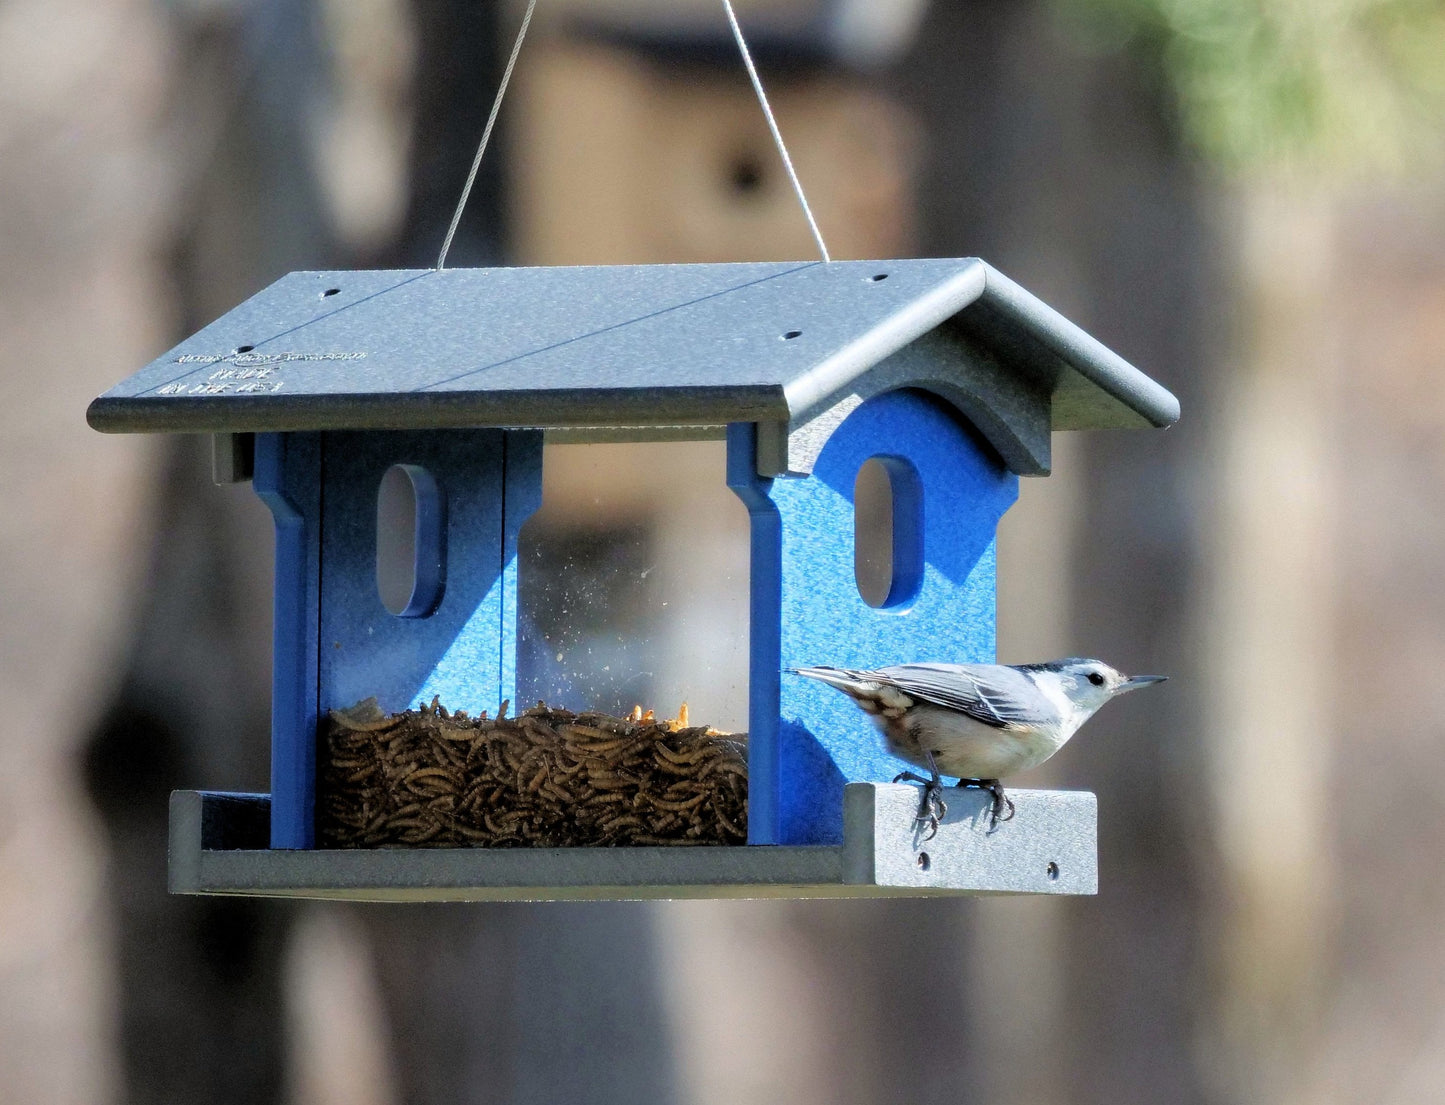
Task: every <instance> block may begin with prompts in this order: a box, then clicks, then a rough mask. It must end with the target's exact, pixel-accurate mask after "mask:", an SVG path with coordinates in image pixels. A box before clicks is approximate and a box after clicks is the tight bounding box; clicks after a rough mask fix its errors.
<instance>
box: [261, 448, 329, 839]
mask: <svg viewBox="0 0 1445 1105" xmlns="http://www.w3.org/2000/svg"><path fill="white" fill-rule="evenodd" d="M255 465H256V467H255V474H254V477H253V479H252V483H251V486H252V487H253V488H254V490H255V492H256V494H257V495H259V496H260V497H261V501H262V502H264V503H265V504H266V506H267V507H269V508H270V511H271V516H272V518H273V519H274V520H275V523H276V582H275V594H274V605H273V624H272V641H273V644H272V653H273V656H272V676H271V680H272V682H271V847H272V848H310V847H313V846H314V845H315V842H316V823H315V822H316V817H315V810H316V723H317V718H318V711H317V702H316V692H317V688H316V665H317V659H316V652H317V634H318V632H319V630H318V626H319V624H320V611H321V435H320V434H316V433H268V434H257V435H256V459H255Z"/></svg>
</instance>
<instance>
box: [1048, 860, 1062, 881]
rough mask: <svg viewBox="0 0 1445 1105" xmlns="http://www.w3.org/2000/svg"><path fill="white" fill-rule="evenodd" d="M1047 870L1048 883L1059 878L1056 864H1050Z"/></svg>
mask: <svg viewBox="0 0 1445 1105" xmlns="http://www.w3.org/2000/svg"><path fill="white" fill-rule="evenodd" d="M1047 870H1048V873H1049V879H1050V881H1052V880H1054V879H1056V878H1058V877H1059V865H1058V864H1057V863H1050V864H1049V866H1048V868H1047Z"/></svg>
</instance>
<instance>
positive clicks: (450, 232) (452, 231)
mask: <svg viewBox="0 0 1445 1105" xmlns="http://www.w3.org/2000/svg"><path fill="white" fill-rule="evenodd" d="M536 10H537V0H528V2H527V12H526V14H525V15H523V16H522V27H521V30H519V31H518V32H517V41H516V42H514V43H513V44H512V56H511V57H509V58H508V59H507V68H506V69H504V70H503V71H502V83H501V86H500V87H499V88H498V89H497V98H496V99H495V100H493V101H492V113H491V114H490V115H488V116H487V126H486V129H485V130H483V131H482V141H481V143H480V144H479V145H478V146H477V156H476V157H474V158H473V159H472V171H471V172H470V173H468V174H467V183H466V184H465V185H464V186H463V187H462V198H461V199H459V200H458V201H457V209H456V211H455V213H453V215H452V223H451V225H450V226H449V227H447V236H446V239H445V241H443V242H442V251H441V254H440V256H438V257H437V271H438V272H440V271H441V270H442V269H444V268H445V267H446V263H447V253H448V251H450V250H451V248H452V239H453V238H455V237H456V235H457V224H458V223H460V222H461V221H462V212H463V211H465V210H466V207H467V199H468V197H469V196H471V194H472V185H473V184H475V183H476V182H477V170H478V169H480V168H481V167H482V155H483V154H485V153H486V152H487V143H488V142H490V141H491V140H492V128H493V127H495V126H496V125H497V114H498V112H500V111H501V110H502V98H503V97H504V96H506V94H507V85H508V84H509V83H511V80H512V70H513V69H515V68H516V67H517V55H518V54H520V53H521V52H522V40H523V39H524V38H526V37H527V28H528V26H530V25H531V22H532V13H533V12H534V11H536Z"/></svg>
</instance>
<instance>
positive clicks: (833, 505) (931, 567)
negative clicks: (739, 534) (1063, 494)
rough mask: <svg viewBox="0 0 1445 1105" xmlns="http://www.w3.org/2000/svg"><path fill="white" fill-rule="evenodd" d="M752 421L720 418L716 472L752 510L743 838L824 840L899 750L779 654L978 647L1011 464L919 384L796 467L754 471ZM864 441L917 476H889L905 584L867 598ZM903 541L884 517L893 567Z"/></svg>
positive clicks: (885, 655)
mask: <svg viewBox="0 0 1445 1105" xmlns="http://www.w3.org/2000/svg"><path fill="white" fill-rule="evenodd" d="M755 432H756V431H755V428H754V427H753V426H750V425H744V424H739V425H734V426H731V427H729V430H728V482H729V485H730V486H732V487H733V489H734V490H735V491H737V493H738V494H739V496H740V497H741V498H742V499H743V502H744V503H745V504H746V505H747V507H748V510H749V513H750V515H751V518H752V607H751V616H752V634H751V661H750V679H751V685H750V700H749V719H748V721H749V738H748V739H749V758H748V778H749V784H748V790H749V814H748V823H749V843H753V844H834V843H837V842H839V841H840V840H841V839H842V820H841V816H842V815H841V810H842V801H843V786H844V784H845V783H848V782H886V781H888V780H890V779H892V778H893V776H894V775H896V774H897V773H898V772H900V771H903V770H905V769H907V768H908V767H909V765H907V764H905V763H903V762H902V761H901V760H898V759H895V758H894V757H892V756H890V755H888V754H887V753H886V752H885V751H884V749H883V745H882V743H881V739H880V737H879V735H878V733H877V731H876V730H875V729H874V727H873V725H872V723H871V722H870V721H869V720H868V718H867V717H866V716H865V715H864V714H863V713H862V712H861V711H860V710H859V709H858V708H857V707H856V706H855V705H854V704H853V703H852V702H851V701H850V700H849V699H848V698H847V697H846V696H844V695H843V694H841V693H840V692H838V691H836V690H834V689H832V688H830V687H826V686H823V685H821V684H818V683H816V682H813V681H810V680H804V679H801V678H798V677H796V676H792V675H787V674H784V672H785V669H787V668H792V667H802V666H807V665H813V664H831V665H835V666H838V667H857V668H870V667H878V666H882V665H885V664H890V663H899V662H903V661H948V662H961V663H970V662H974V663H976V662H992V660H993V659H994V587H995V560H994V539H995V533H996V530H997V526H998V521H999V519H1000V518H1001V517H1002V516H1003V514H1004V512H1005V511H1006V510H1008V508H1009V507H1010V506H1011V505H1012V504H1013V502H1014V500H1015V499H1016V498H1017V495H1018V478H1017V477H1016V476H1014V475H1012V474H1011V473H1009V472H1008V471H1007V470H1006V469H1005V468H1004V466H1003V464H1002V462H1001V461H1000V460H999V459H998V458H997V456H995V455H994V454H993V453H992V452H991V451H990V450H989V448H988V446H987V445H985V444H984V443H983V442H982V440H981V439H980V438H979V436H978V435H977V433H976V432H975V431H974V430H973V429H972V427H970V426H969V425H967V424H966V423H965V422H964V421H963V420H962V419H961V418H960V417H959V416H958V415H957V414H956V413H955V412H954V411H953V410H952V408H951V407H949V406H948V405H947V404H946V403H944V402H943V401H942V400H939V399H937V398H936V397H933V396H930V395H927V394H925V393H921V392H915V391H896V392H888V393H885V394H883V395H880V396H877V397H875V398H873V399H871V400H869V401H868V402H866V403H864V404H862V405H861V406H860V407H858V408H857V409H856V410H855V411H853V413H852V414H850V415H849V416H848V418H847V419H846V420H845V421H844V422H843V423H842V425H841V426H839V428H838V429H837V430H836V431H835V432H834V434H833V435H832V437H831V438H830V439H829V441H828V444H827V445H826V446H825V447H824V449H823V451H822V453H821V454H820V455H819V457H818V461H817V464H816V466H815V467H814V470H813V474H812V476H809V477H781V478H778V479H772V480H768V479H762V478H759V477H758V476H757V475H756V474H755V471H754V466H753V459H752V457H753V454H752V449H753V448H754V447H755V440H756V439H755ZM875 456H876V457H880V458H887V461H886V466H888V467H892V468H895V469H896V468H898V467H900V466H907V468H911V470H912V472H913V474H914V475H915V476H916V485H915V486H916V492H915V493H910V492H908V490H907V485H908V484H909V483H911V482H913V481H912V480H905V481H900V480H898V479H895V480H894V486H895V489H897V488H899V487H900V486H902V487H903V488H904V493H903V495H902V496H901V498H902V500H903V507H904V509H901V510H898V511H896V512H895V526H897V525H898V524H899V523H900V522H901V523H903V525H904V526H905V527H906V526H907V520H908V515H909V514H910V512H911V513H913V514H915V515H917V514H919V513H921V519H922V534H921V540H922V545H923V549H922V553H923V555H922V561H923V571H922V578H921V579H919V580H916V581H908V580H899V581H898V583H899V584H900V585H899V586H897V587H896V588H895V591H901V592H903V593H905V594H906V593H907V592H909V591H911V590H912V589H913V587H914V586H916V588H917V591H916V594H915V595H914V596H913V597H912V598H911V599H908V600H906V601H903V602H901V603H899V604H898V605H894V606H885V607H883V608H880V609H875V608H873V607H870V606H869V605H868V604H867V603H865V602H864V601H863V598H862V596H861V595H859V593H858V588H857V583H856V580H855V576H854V550H853V525H854V519H853V488H854V482H855V480H856V479H857V475H858V470H859V469H860V468H861V467H862V466H863V464H864V462H865V461H867V460H868V459H869V458H871V457H875ZM895 495H896V497H897V492H896V491H895ZM918 499H921V511H919V509H918V507H919V503H918ZM910 500H912V501H911V502H910ZM916 536H917V535H915V537H916ZM908 541H909V535H908V534H907V533H903V534H899V533H897V532H895V561H896V563H901V564H903V565H904V566H905V567H906V566H907V564H908V562H909V561H910V559H911V557H910V556H909V553H908Z"/></svg>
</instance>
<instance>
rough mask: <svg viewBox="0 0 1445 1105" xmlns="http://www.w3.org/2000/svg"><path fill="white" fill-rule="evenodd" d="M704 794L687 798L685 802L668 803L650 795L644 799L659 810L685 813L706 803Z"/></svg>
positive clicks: (663, 799)
mask: <svg viewBox="0 0 1445 1105" xmlns="http://www.w3.org/2000/svg"><path fill="white" fill-rule="evenodd" d="M707 797H708V796H707V795H706V794H699V795H698V796H697V797H696V798H689V799H688V800H687V801H686V802H669V801H668V800H667V799H666V798H655V797H653V796H652V795H651V794H649V795H647V796H646V798H647V800H648V801H649V802H651V803H652V804H653V805H654V806H656V807H657V808H658V809H660V810H670V811H672V812H673V813H686V812H687V811H688V810H693V809H696V808H697V807H698V806H700V805H702V803H704V802H706V801H707Z"/></svg>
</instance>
